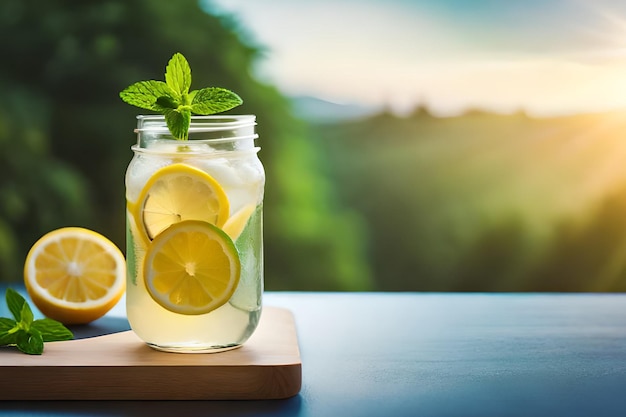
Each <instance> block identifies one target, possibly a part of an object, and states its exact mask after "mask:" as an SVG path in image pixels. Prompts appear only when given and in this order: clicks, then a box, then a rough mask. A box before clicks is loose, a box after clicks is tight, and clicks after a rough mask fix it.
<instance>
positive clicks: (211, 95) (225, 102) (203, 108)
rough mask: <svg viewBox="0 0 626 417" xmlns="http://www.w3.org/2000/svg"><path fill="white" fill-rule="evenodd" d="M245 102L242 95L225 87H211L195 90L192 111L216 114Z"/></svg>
mask: <svg viewBox="0 0 626 417" xmlns="http://www.w3.org/2000/svg"><path fill="white" fill-rule="evenodd" d="M241 103H243V100H241V97H239V96H238V95H237V94H235V93H233V92H232V91H229V90H226V89H224V88H217V87H209V88H203V89H202V90H198V91H197V92H195V95H194V97H193V101H192V102H191V111H192V112H193V113H195V114H203V115H208V114H215V113H221V112H223V111H227V110H230V109H232V108H234V107H237V106H239V105H240V104H241Z"/></svg>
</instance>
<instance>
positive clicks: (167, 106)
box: [156, 96, 179, 113]
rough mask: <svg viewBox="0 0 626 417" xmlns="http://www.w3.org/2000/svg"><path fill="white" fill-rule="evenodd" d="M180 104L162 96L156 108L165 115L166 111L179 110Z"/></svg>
mask: <svg viewBox="0 0 626 417" xmlns="http://www.w3.org/2000/svg"><path fill="white" fill-rule="evenodd" d="M178 105H179V103H178V102H177V101H176V100H174V99H173V98H172V97H170V96H161V97H159V98H157V101H156V107H157V108H158V109H159V110H160V111H161V112H162V113H165V111H166V110H175V109H177V108H178Z"/></svg>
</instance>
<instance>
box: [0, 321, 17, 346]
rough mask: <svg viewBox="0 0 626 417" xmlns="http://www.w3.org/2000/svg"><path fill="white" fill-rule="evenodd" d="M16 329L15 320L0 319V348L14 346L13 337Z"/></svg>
mask: <svg viewBox="0 0 626 417" xmlns="http://www.w3.org/2000/svg"><path fill="white" fill-rule="evenodd" d="M17 329H18V327H17V322H16V321H15V320H12V319H9V318H6V317H0V346H4V345H14V344H15V343H16V341H17V339H16V337H15V332H16V331H17Z"/></svg>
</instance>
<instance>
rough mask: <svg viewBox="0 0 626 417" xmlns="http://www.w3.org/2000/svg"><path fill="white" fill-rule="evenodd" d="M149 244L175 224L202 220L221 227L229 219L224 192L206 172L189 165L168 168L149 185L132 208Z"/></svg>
mask: <svg viewBox="0 0 626 417" xmlns="http://www.w3.org/2000/svg"><path fill="white" fill-rule="evenodd" d="M129 206H130V209H131V211H132V213H133V215H134V216H135V221H136V223H137V225H138V226H139V229H140V234H141V236H142V238H143V239H144V241H145V242H146V243H149V242H150V240H152V239H154V238H155V237H156V236H157V235H158V234H159V233H161V232H162V231H163V230H165V229H167V228H168V227H169V226H171V225H172V224H174V223H178V222H180V221H183V220H200V221H204V222H208V223H211V224H214V225H216V226H217V227H222V225H223V224H224V222H226V219H227V218H228V215H229V210H230V207H229V202H228V197H227V196H226V193H225V192H224V189H223V188H222V187H221V186H220V184H219V183H218V182H217V181H216V180H215V179H214V178H213V177H211V176H210V175H209V174H207V173H206V172H204V171H202V170H200V169H198V168H194V167H192V166H190V165H187V164H182V163H177V164H172V165H168V166H166V167H164V168H161V169H159V170H158V171H156V172H155V173H154V174H153V175H152V177H150V179H149V180H148V181H147V182H146V185H145V186H144V188H143V189H142V191H141V193H140V194H139V198H138V199H137V203H136V204H135V205H129Z"/></svg>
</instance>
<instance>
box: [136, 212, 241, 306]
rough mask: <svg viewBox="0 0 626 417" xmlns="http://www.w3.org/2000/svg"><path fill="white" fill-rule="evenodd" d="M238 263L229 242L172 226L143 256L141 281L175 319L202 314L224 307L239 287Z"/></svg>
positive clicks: (188, 226) (192, 225)
mask: <svg viewBox="0 0 626 417" xmlns="http://www.w3.org/2000/svg"><path fill="white" fill-rule="evenodd" d="M240 271H241V263H240V261H239V254H238V253H237V249H236V248H235V245H234V244H233V241H232V240H231V239H230V238H229V237H228V235H227V234H226V233H224V232H223V231H222V230H221V229H219V228H218V227H216V226H214V225H212V224H210V223H207V222H201V221H196V220H187V221H182V222H179V223H176V224H173V225H172V226H170V227H169V228H167V229H166V230H165V231H164V232H162V233H161V234H159V235H158V236H157V237H156V238H155V239H154V240H153V241H152V244H151V245H150V247H149V248H148V251H147V253H146V259H145V264H144V279H145V284H146V288H147V289H148V292H149V293H150V295H151V296H152V298H153V299H154V301H156V302H157V303H158V304H159V305H161V306H162V307H164V308H166V309H167V310H169V311H172V312H175V313H179V314H189V315H192V314H205V313H208V312H210V311H213V310H215V309H216V308H218V307H220V306H221V305H223V304H224V303H226V302H227V301H228V300H229V299H230V297H231V296H232V295H233V292H234V291H235V289H236V288H237V285H238V284H239V275H240Z"/></svg>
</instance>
